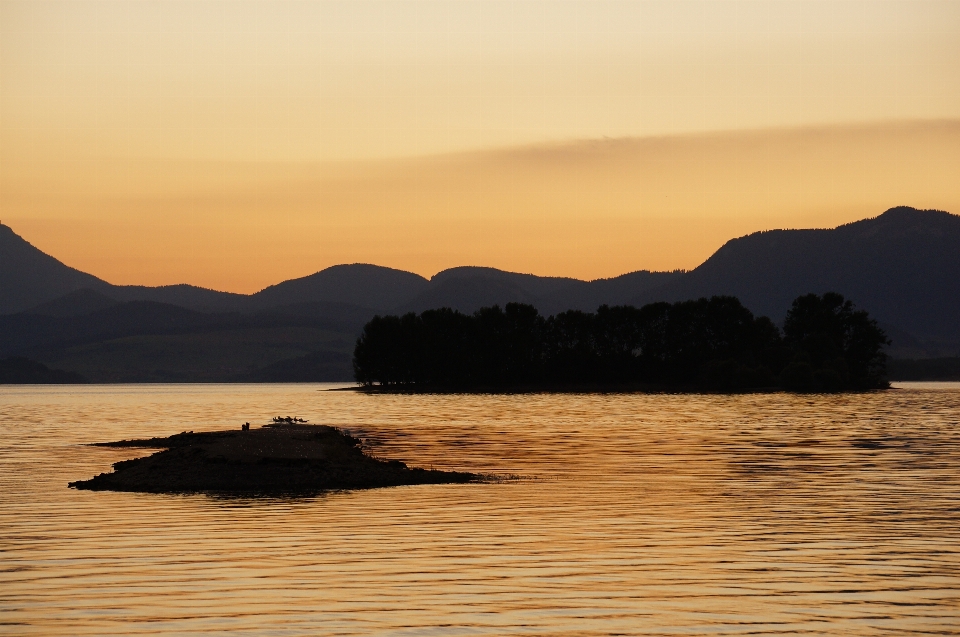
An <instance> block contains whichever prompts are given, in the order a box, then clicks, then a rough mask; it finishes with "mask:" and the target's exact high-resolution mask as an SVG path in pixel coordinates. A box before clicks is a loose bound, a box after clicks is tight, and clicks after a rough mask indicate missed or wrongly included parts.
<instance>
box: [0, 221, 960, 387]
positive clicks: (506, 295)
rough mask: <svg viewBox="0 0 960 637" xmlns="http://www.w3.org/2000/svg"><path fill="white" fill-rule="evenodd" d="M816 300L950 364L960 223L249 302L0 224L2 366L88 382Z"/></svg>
mask: <svg viewBox="0 0 960 637" xmlns="http://www.w3.org/2000/svg"><path fill="white" fill-rule="evenodd" d="M826 291H837V292H840V293H842V294H844V295H845V296H847V297H848V298H850V299H852V300H853V301H854V302H856V303H857V304H858V305H859V306H860V307H862V308H864V309H866V310H868V311H869V312H870V313H871V314H872V315H873V316H874V317H876V318H877V319H878V320H879V321H880V322H881V324H882V325H883V326H884V327H885V328H886V329H887V332H888V334H889V335H890V336H891V337H892V338H893V340H894V345H895V347H894V349H893V352H894V354H895V355H897V356H901V357H911V358H912V357H917V358H925V357H929V356H955V355H956V354H957V352H958V351H960V217H958V216H956V215H952V214H948V213H946V212H939V211H931V210H925V211H922V210H915V209H912V208H893V209H891V210H888V211H887V212H885V213H884V214H882V215H880V216H879V217H876V218H874V219H867V220H864V221H858V222H856V223H852V224H848V225H845V226H841V227H839V228H835V229H831V230H775V231H768V232H758V233H755V234H752V235H748V236H745V237H741V238H739V239H733V240H731V241H729V242H727V244H726V245H724V246H723V247H722V248H721V249H720V250H718V251H717V252H716V253H715V254H714V255H713V256H711V257H710V258H709V259H708V260H707V261H706V262H704V263H703V264H702V265H701V266H700V267H698V268H696V269H695V270H693V271H691V272H687V273H684V272H679V271H678V272H646V271H639V272H632V273H629V274H624V275H622V276H619V277H615V278H611V279H601V280H597V281H589V282H588V281H580V280H577V279H569V278H560V277H538V276H534V275H531V274H518V273H513V272H503V271H501V270H496V269H493V268H482V267H458V268H451V269H449V270H444V271H442V272H440V273H438V274H437V275H435V276H434V277H433V278H432V279H431V280H429V281H428V280H426V279H424V278H423V277H421V276H419V275H417V274H413V273H410V272H404V271H401V270H395V269H391V268H384V267H379V266H374V265H367V264H351V265H339V266H334V267H331V268H327V269H325V270H321V271H320V272H317V273H315V274H312V275H310V276H307V277H303V278H300V279H294V280H290V281H284V282H282V283H279V284H277V285H274V286H271V287H268V288H266V289H264V290H262V291H261V292H258V293H256V294H253V295H242V294H229V293H225V292H216V291H214V290H206V289H203V288H197V287H194V286H189V285H173V286H164V287H157V288H150V287H143V286H114V285H110V284H109V283H107V282H105V281H102V280H100V279H97V278H96V277H94V276H91V275H88V274H84V273H83V272H79V271H78V270H75V269H73V268H70V267H68V266H66V265H64V264H62V263H60V262H59V261H57V260H56V259H54V258H53V257H50V256H48V255H46V254H44V253H42V252H40V251H39V250H37V249H36V248H34V247H33V246H31V245H30V244H29V243H27V242H26V241H24V240H23V239H22V238H20V237H19V236H17V235H16V234H14V233H13V232H12V231H11V230H10V229H9V228H7V227H6V226H0V313H3V314H2V315H0V357H3V356H27V357H30V358H33V359H35V360H39V361H42V362H44V363H46V364H48V365H52V366H55V367H59V368H62V369H65V370H69V371H73V372H78V373H81V374H83V375H84V376H86V377H87V378H89V379H90V380H92V381H95V382H98V381H99V382H102V381H128V382H132V381H141V380H158V381H159V380H170V381H172V380H182V381H200V380H202V381H223V380H243V379H246V380H311V379H312V380H337V379H342V380H349V379H350V377H351V364H350V354H351V352H352V347H353V343H354V341H355V339H356V337H357V335H358V333H359V332H360V330H361V329H362V327H363V325H364V323H366V322H367V321H368V320H369V319H370V318H372V316H373V315H374V314H376V313H380V314H384V313H402V312H407V311H417V312H419V311H423V310H425V309H430V308H436V307H452V308H455V309H459V310H461V311H463V312H472V311H474V310H476V309H477V308H479V307H483V306H489V305H494V304H499V305H504V304H506V303H509V302H511V301H519V302H523V303H530V304H532V305H535V306H536V307H537V308H538V309H539V310H540V311H541V313H543V314H545V315H549V314H553V313H556V312H560V311H563V310H567V309H581V310H589V311H593V310H595V309H596V308H597V307H598V306H599V305H601V304H609V305H617V304H633V305H643V304H645V303H648V302H652V301H659V300H668V301H674V300H682V299H688V298H698V297H701V296H712V295H716V294H730V295H733V296H737V297H739V298H740V299H741V300H742V301H743V302H744V304H745V305H746V306H747V307H749V308H750V309H751V310H753V311H754V312H755V313H757V314H762V315H766V316H770V317H771V318H773V319H774V320H775V321H778V322H779V321H781V320H782V319H783V316H784V314H785V313H786V311H787V308H788V307H789V305H790V303H791V302H792V300H793V299H794V298H796V297H797V296H799V295H801V294H805V293H808V292H817V293H822V292H826ZM10 308H15V309H16V313H11V312H10Z"/></svg>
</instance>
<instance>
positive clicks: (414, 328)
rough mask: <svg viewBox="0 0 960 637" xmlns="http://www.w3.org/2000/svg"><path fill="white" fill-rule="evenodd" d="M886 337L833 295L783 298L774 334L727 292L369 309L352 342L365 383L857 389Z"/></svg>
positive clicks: (479, 388)
mask: <svg viewBox="0 0 960 637" xmlns="http://www.w3.org/2000/svg"><path fill="white" fill-rule="evenodd" d="M887 343H888V340H887V338H886V335H885V334H884V332H883V330H881V329H880V328H879V326H878V325H877V323H876V321H874V320H873V319H871V318H870V317H869V315H868V314H867V312H865V311H863V310H859V309H857V308H856V307H855V306H854V305H853V303H852V302H851V301H849V300H847V299H845V298H844V297H843V296H841V295H840V294H836V293H826V294H823V295H817V294H807V295H804V296H800V297H798V298H797V299H795V300H794V302H793V304H792V307H791V308H790V310H789V311H788V313H787V315H786V317H785V319H784V321H783V327H782V330H781V329H780V328H779V327H778V326H777V325H776V324H775V323H774V322H773V321H772V320H770V319H769V318H767V317H757V316H754V315H753V313H752V312H750V310H748V309H747V308H746V307H744V306H743V305H742V304H741V303H740V301H739V300H738V299H737V298H735V297H731V296H714V297H712V298H701V299H698V300H690V301H682V302H677V303H666V302H662V303H652V304H649V305H645V306H643V307H640V308H637V307H632V306H616V307H609V306H606V305H603V306H601V307H600V308H599V309H598V310H597V311H596V312H595V313H590V312H582V311H575V310H571V311H567V312H562V313H559V314H556V315H553V316H550V317H543V316H541V315H540V313H539V312H538V311H537V309H536V308H535V307H533V306H531V305H525V304H520V303H508V304H507V305H506V306H505V307H503V308H501V307H499V306H493V307H486V308H482V309H480V310H478V311H477V312H475V313H474V314H472V315H467V314H463V313H461V312H458V311H454V310H451V309H435V310H428V311H425V312H423V313H421V314H415V313H409V314H405V315H403V316H376V317H374V318H373V319H372V320H371V321H370V322H368V323H367V324H366V325H365V326H364V328H363V332H362V334H361V336H360V337H359V339H358V340H357V343H356V347H355V350H354V361H353V362H354V371H355V379H356V381H357V382H358V383H359V384H360V385H361V386H362V388H364V389H365V390H367V391H401V392H487V391H493V392H497V391H508V392H509V391H720V392H735V391H764V390H778V389H779V390H787V391H795V392H840V391H866V390H872V389H882V388H886V387H888V386H889V383H888V382H887V379H886V355H885V354H884V351H883V348H884V346H885V345H886V344H887Z"/></svg>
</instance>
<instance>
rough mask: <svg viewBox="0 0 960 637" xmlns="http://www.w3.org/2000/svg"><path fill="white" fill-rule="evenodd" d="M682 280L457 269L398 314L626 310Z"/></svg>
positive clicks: (657, 275) (662, 275) (661, 275)
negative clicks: (506, 308)
mask: <svg viewBox="0 0 960 637" xmlns="http://www.w3.org/2000/svg"><path fill="white" fill-rule="evenodd" d="M681 275H682V273H681V272H679V271H677V272H648V271H646V270H642V271H639V272H631V273H629V274H624V275H621V276H618V277H615V278H612V279H597V280H595V281H581V280H579V279H571V278H565V277H542V276H536V275H533V274H518V273H515V272H504V271H503V270H497V269H495V268H481V267H469V266H466V267H458V268H450V269H449V270H443V271H442V272H439V273H437V274H436V275H434V276H433V278H431V279H430V285H429V287H427V288H426V289H425V290H424V291H423V292H422V293H421V294H419V295H418V296H417V297H416V298H414V299H413V300H411V301H410V302H408V303H406V304H404V305H403V306H401V307H399V308H396V309H397V311H399V312H404V311H414V312H422V311H423V310H427V309H431V308H437V307H449V308H453V309H455V310H460V311H461V312H467V313H470V312H474V311H476V310H477V309H479V308H481V307H489V306H491V305H500V306H503V305H506V304H507V303H510V302H516V303H529V304H530V305H534V306H536V307H537V309H539V310H540V312H541V313H543V314H545V315H550V314H556V313H557V312H563V311H565V310H570V309H574V310H584V311H593V310H596V309H597V307H599V306H600V305H603V304H607V305H622V304H625V303H627V302H629V301H630V300H632V299H633V298H634V297H636V296H637V295H638V294H640V293H643V292H649V291H651V290H654V289H656V288H658V287H660V286H662V285H665V284H666V283H667V282H669V281H673V280H675V279H677V278H679V277H680V276H681Z"/></svg>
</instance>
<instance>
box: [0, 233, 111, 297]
mask: <svg viewBox="0 0 960 637" xmlns="http://www.w3.org/2000/svg"><path fill="white" fill-rule="evenodd" d="M107 287H110V284H109V283H107V282H106V281H101V280H100V279H98V278H97V277H95V276H93V275H92V274H86V273H85V272H81V271H79V270H75V269H74V268H71V267H69V266H67V265H64V264H63V263H60V262H59V261H57V260H56V259H54V258H53V257H51V256H50V255H47V254H44V253H43V252H41V251H40V250H38V249H37V248H35V247H33V246H32V245H30V243H28V242H27V241H26V240H24V239H23V237H21V236H20V235H18V234H16V233H15V232H14V231H13V230H11V229H10V228H9V227H8V226H5V225H2V224H0V314H12V313H13V312H20V311H22V310H26V309H27V308H30V307H33V306H35V305H39V304H40V303H43V302H45V301H50V300H52V299H55V298H57V297H59V296H63V295H64V294H67V293H69V292H73V291H74V290H79V289H81V288H92V289H102V288H107Z"/></svg>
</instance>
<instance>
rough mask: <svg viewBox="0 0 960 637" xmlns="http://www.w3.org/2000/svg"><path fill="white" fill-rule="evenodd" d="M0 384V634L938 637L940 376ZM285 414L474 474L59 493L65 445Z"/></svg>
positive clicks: (946, 542)
mask: <svg viewBox="0 0 960 637" xmlns="http://www.w3.org/2000/svg"><path fill="white" fill-rule="evenodd" d="M330 387H332V386H326V385H309V384H302V385H101V386H72V387H68V386H48V387H40V386H23V387H14V386H5V387H3V388H0V435H2V437H3V438H2V440H3V444H2V445H0V493H2V507H0V633H2V634H11V635H14V634H16V635H33V634H38V635H39V634H44V635H112V634H117V635H120V634H122V635H147V634H149V635H199V634H204V633H221V632H230V633H232V634H241V635H242V634H256V635H265V634H268V635H398V636H401V635H402V636H406V635H568V636H573V635H577V636H584V635H616V634H623V635H704V634H710V635H756V634H762V635H777V634H793V635H796V634H804V635H878V634H891V635H893V634H897V635H901V634H905V633H906V634H919V633H926V634H950V635H957V634H960V384H950V383H942V384H933V383H928V384H920V383H915V384H906V383H904V384H900V385H898V387H897V388H896V389H894V390H891V391H888V392H881V393H872V394H859V395H837V396H796V395H788V394H756V395H736V396H722V395H668V394H661V395H645V394H625V395H571V394H560V395H558V394H532V395H427V396H414V395H362V394H358V393H355V392H343V391H327V389H329V388H330ZM276 415H283V416H288V415H289V416H299V417H303V418H307V419H309V420H310V421H311V422H313V423H320V424H330V425H336V426H339V427H342V428H343V429H345V430H347V431H349V432H350V433H352V434H354V435H356V436H359V437H361V438H364V439H365V440H366V443H367V446H368V448H369V449H370V450H371V452H372V453H374V454H375V455H378V456H381V457H384V458H391V459H392V458H397V459H402V460H404V461H406V462H408V463H409V464H410V465H413V466H427V467H435V468H439V469H457V470H466V471H478V472H485V473H493V474H497V475H501V476H516V477H517V479H513V480H508V481H504V482H499V483H489V484H467V485H427V486H414V487H398V488H388V489H373V490H367V491H353V492H331V493H327V494H324V495H319V496H316V497H309V498H228V497H212V496H208V495H179V496H170V495H151V494H130V493H108V492H90V491H76V490H73V489H68V488H67V483H68V482H70V481H72V480H77V479H86V478H89V477H92V476H93V475H95V474H97V473H100V472H103V471H109V470H110V465H111V463H113V462H116V461H118V460H121V459H125V458H131V457H136V456H138V455H144V454H145V453H149V452H147V451H144V450H142V449H141V450H137V449H111V448H93V447H87V446H83V445H84V443H90V442H101V441H111V440H118V439H122V438H132V437H151V436H166V435H169V434H173V433H177V432H180V431H185V430H195V431H201V430H208V429H218V428H239V427H240V425H241V423H243V422H246V421H249V422H251V423H252V425H253V426H259V425H261V424H264V423H266V422H267V421H269V419H270V418H271V417H272V416H276Z"/></svg>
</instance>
